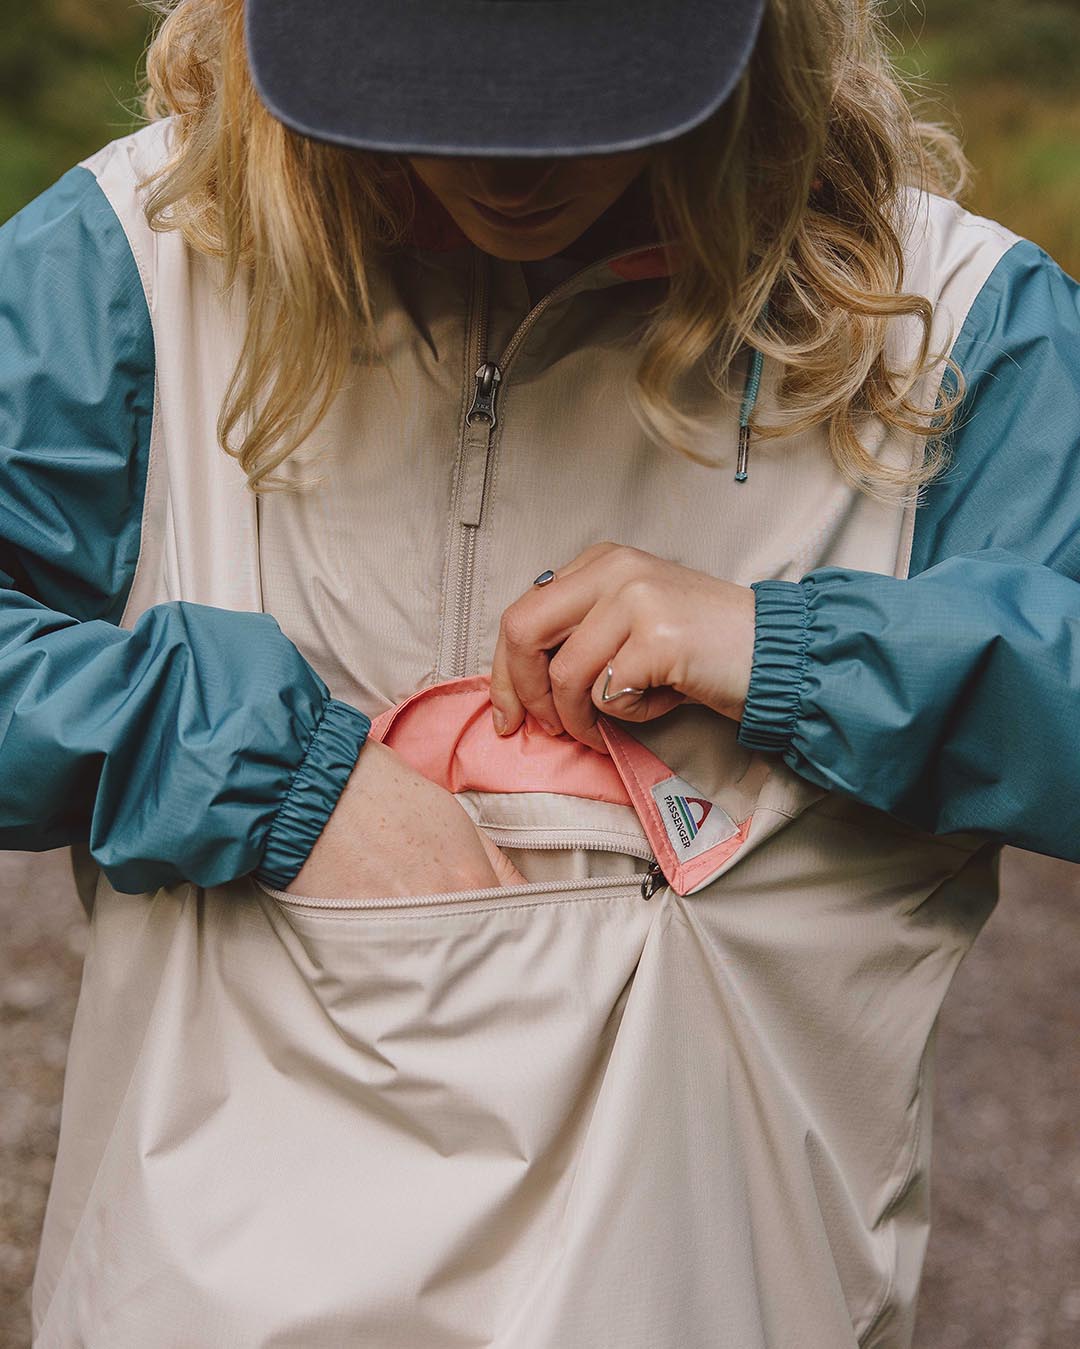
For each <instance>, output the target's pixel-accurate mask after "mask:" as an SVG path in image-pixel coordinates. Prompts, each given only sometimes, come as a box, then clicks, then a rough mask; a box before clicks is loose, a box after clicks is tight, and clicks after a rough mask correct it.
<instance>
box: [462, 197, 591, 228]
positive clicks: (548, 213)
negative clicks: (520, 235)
mask: <svg viewBox="0 0 1080 1349" xmlns="http://www.w3.org/2000/svg"><path fill="white" fill-rule="evenodd" d="M469 200H470V201H471V202H472V204H473V207H474V208H475V210H476V211H477V213H478V214H479V215H480V216H481V217H482V218H483V219H484V220H486V221H487V222H488V224H490V225H495V226H496V227H497V228H499V229H534V228H536V227H537V226H540V225H546V224H547V223H548V221H550V220H554V219H555V217H556V216H558V215H560V214H561V213H562V211H563V210H564V208H565V207H566V205H567V203H566V202H565V201H564V202H560V203H559V205H558V206H548V207H546V208H545V209H543V210H541V211H525V212H518V213H515V214H513V215H509V214H507V213H506V212H505V211H497V210H496V209H495V208H494V207H493V206H485V204H484V203H483V202H482V201H477V200H476V199H475V198H474V197H470V198H469Z"/></svg>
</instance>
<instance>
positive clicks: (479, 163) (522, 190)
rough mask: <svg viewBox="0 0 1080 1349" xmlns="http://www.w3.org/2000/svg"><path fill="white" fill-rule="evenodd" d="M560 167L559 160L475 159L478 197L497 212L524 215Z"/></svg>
mask: <svg viewBox="0 0 1080 1349" xmlns="http://www.w3.org/2000/svg"><path fill="white" fill-rule="evenodd" d="M558 163H559V161H558V160H557V159H494V158H487V159H474V160H472V161H471V164H472V172H473V181H474V183H475V185H476V193H477V196H478V197H479V198H480V199H481V200H483V201H484V202H485V203H486V204H487V205H488V206H493V207H494V208H495V210H497V211H521V210H522V209H523V208H525V207H527V206H531V205H532V204H533V202H534V201H535V200H536V198H537V197H538V196H539V195H540V194H541V193H542V192H543V190H544V187H545V185H546V184H547V182H548V180H549V179H550V178H551V176H552V174H553V173H554V172H555V170H556V168H557V167H558ZM554 204H555V203H554V202H553V203H552V205H554Z"/></svg>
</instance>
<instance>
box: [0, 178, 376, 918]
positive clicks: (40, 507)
mask: <svg viewBox="0 0 1080 1349" xmlns="http://www.w3.org/2000/svg"><path fill="white" fill-rule="evenodd" d="M153 401H154V341H153V332H152V328H151V323H150V316H149V313H148V310H147V305H146V299H145V296H144V293H143V289H142V284H141V281H140V278H139V275H138V270H137V268H136V266H135V263H134V260H133V258H132V256H131V252H130V249H129V247H128V244H127V240H126V237H125V235H124V233H123V230H122V228H121V226H120V224H119V221H118V220H117V219H116V216H115V214H114V213H113V211H112V208H111V207H110V205H109V203H108V201H107V200H106V198H105V196H104V195H103V193H102V192H101V190H100V188H99V187H98V185H97V182H96V180H95V179H94V177H93V175H92V174H91V173H89V172H88V171H87V170H85V169H81V168H80V169H73V170H72V171H71V172H70V173H69V174H67V175H66V176H65V177H64V178H62V179H61V180H60V181H59V182H58V183H57V184H56V185H55V186H54V187H53V188H51V189H50V190H49V191H48V192H46V193H45V194H44V195H43V196H42V197H39V198H38V199H37V200H36V201H35V202H32V203H31V204H30V205H29V206H28V207H26V208H25V209H24V210H23V211H21V212H20V213H19V214H18V215H16V216H15V217H14V218H13V219H12V220H10V221H9V222H8V223H7V224H6V225H5V226H4V227H3V228H2V229H0V847H2V848H7V849H27V850H39V849H44V848H52V847H57V846H60V845H62V844H67V843H72V842H83V843H86V844H88V846H89V848H90V852H91V854H92V856H93V857H94V859H95V860H96V862H97V863H98V865H99V866H100V867H101V868H102V870H103V871H104V873H105V875H106V876H107V877H108V879H109V881H110V882H111V884H112V885H114V886H115V887H116V888H117V889H118V890H121V891H124V892H127V893H133V894H139V893H144V892H146V891H149V890H153V889H156V888H157V887H159V886H162V885H169V884H174V883H177V882H179V881H193V882H195V883H197V884H199V885H216V884H221V883H224V882H226V881H228V880H231V879H234V878H235V877H237V876H241V875H245V874H247V873H248V872H251V871H257V872H258V874H259V875H260V876H262V877H265V878H266V879H267V880H268V881H269V882H271V883H273V884H276V885H285V884H287V883H288V881H289V880H291V879H292V877H293V876H294V875H295V874H296V872H297V871H298V870H299V868H300V866H301V865H302V863H303V860H304V858H305V857H306V855H307V853H308V852H309V851H310V848H311V846H312V844H313V843H314V841H315V839H316V838H317V837H318V835H319V833H320V831H321V829H322V827H323V825H324V824H325V821H326V819H327V817H328V816H329V814H330V812H331V811H332V810H333V807H334V805H335V803H336V801H337V798H338V796H339V794H340V792H341V788H342V787H343V785H344V783H345V781H346V779H347V778H348V775H349V773H350V772H351V770H352V767H353V765H354V763H355V761H356V756H357V754H358V752H359V750H360V747H361V746H362V744H363V742H364V738H365V736H366V734H367V730H368V725H369V723H368V719H367V717H365V716H364V715H363V714H362V713H361V712H359V711H357V710H356V709H354V708H352V707H349V706H347V705H346V704H344V703H342V702H339V701H337V700H335V699H333V698H331V697H330V695H329V691H328V689H327V688H326V685H325V684H324V683H323V681H322V680H321V679H320V678H319V677H318V675H317V674H316V673H315V672H314V671H313V670H312V669H311V667H310V666H309V665H308V663H307V662H306V661H305V660H304V658H303V657H302V655H301V654H300V652H299V651H298V650H297V649H296V647H295V646H294V645H293V644H292V643H291V642H290V641H289V640H288V639H287V638H286V637H285V636H284V634H283V633H282V632H281V631H280V629H279V628H278V625H277V623H276V622H275V621H274V619H273V618H272V617H270V616H269V615H267V614H252V613H238V612H232V611H227V610H221V609H214V608H209V607H207V606H203V605H197V604H187V603H174V604H162V605H158V606H155V607H154V608H151V609H149V610H148V611H147V612H146V613H144V614H143V615H142V616H141V617H140V618H139V619H138V621H137V622H136V623H135V624H134V626H133V627H132V628H130V629H126V628H121V627H119V626H118V623H119V620H120V618H121V616H122V614H123V610H124V605H125V602H126V599H127V596H128V593H129V591H130V587H131V582H132V579H133V576H134V571H135V565H136V562H137V560H138V553H139V542H140V530H141V523H142V508H143V495H144V487H145V482H146V472H147V462H148V456H149V445H150V429H151V420H152V416H153Z"/></svg>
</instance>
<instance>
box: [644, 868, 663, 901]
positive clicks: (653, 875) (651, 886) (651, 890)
mask: <svg viewBox="0 0 1080 1349" xmlns="http://www.w3.org/2000/svg"><path fill="white" fill-rule="evenodd" d="M664 883H665V882H664V873H663V870H662V869H661V866H660V863H659V862H658V861H656V859H655V858H654V859H653V860H652V861H651V862H650V863H649V869H648V871H646V873H645V875H644V876H642V878H641V898H642V899H652V897H653V895H655V894H656V892H657V890H659V889H660V887H661V886H662V885H663V884H664Z"/></svg>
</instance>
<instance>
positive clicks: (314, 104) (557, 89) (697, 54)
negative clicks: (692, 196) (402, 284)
mask: <svg viewBox="0 0 1080 1349" xmlns="http://www.w3.org/2000/svg"><path fill="white" fill-rule="evenodd" d="M763 9H764V0H664V2H663V3H657V0H319V2H318V3H317V4H312V3H311V0H248V2H247V5H246V11H247V19H246V22H247V43H248V58H249V61H250V64H251V71H252V77H253V79H254V82H255V87H256V90H257V91H258V94H259V97H260V98H261V99H262V101H263V102H264V103H265V104H266V106H267V108H268V109H269V110H270V112H271V113H273V115H274V116H275V117H277V118H278V119H279V120H280V121H282V122H284V123H285V125H286V126H289V127H291V128H292V129H293V130H295V131H299V132H302V133H303V134H304V135H308V136H313V137H315V138H317V139H319V140H325V141H330V142H333V143H335V144H339V145H349V146H355V147H358V148H363V149H369V150H382V151H389V152H394V153H398V154H432V155H435V154H441V155H514V156H530V155H544V156H550V155H584V154H613V153H616V152H618V151H620V150H634V149H640V148H641V147H643V146H646V145H654V144H657V143H659V142H662V141H666V140H671V139H672V138H673V137H675V136H678V135H681V134H682V133H683V132H684V131H688V130H690V129H691V128H692V127H694V126H697V125H698V124H699V123H700V122H702V121H704V120H705V118H706V117H708V116H709V114H710V113H712V112H714V111H715V110H716V109H717V108H718V107H719V106H720V105H721V103H723V102H724V100H725V99H726V98H727V97H728V95H729V94H730V93H731V91H732V89H733V88H734V87H735V84H736V82H737V81H738V79H739V76H740V75H741V74H742V71H743V70H744V68H745V66H746V64H747V62H748V61H749V59H750V53H751V51H752V49H753V45H754V39H755V37H756V36H757V30H758V26H759V24H760V21H761V14H762V11H763Z"/></svg>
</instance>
